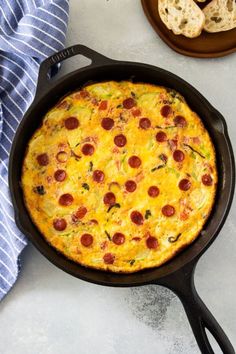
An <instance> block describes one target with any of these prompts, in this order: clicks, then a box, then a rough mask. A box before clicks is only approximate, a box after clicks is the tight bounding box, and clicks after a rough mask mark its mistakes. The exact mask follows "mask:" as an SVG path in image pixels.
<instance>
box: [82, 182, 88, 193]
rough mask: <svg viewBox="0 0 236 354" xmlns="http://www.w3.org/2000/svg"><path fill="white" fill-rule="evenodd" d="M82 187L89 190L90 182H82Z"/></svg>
mask: <svg viewBox="0 0 236 354" xmlns="http://www.w3.org/2000/svg"><path fill="white" fill-rule="evenodd" d="M82 187H83V188H84V189H86V190H87V191H89V185H88V183H82Z"/></svg>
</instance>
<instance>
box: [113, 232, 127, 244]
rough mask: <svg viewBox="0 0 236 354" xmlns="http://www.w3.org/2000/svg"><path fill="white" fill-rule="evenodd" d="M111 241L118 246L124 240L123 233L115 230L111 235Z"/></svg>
mask: <svg viewBox="0 0 236 354" xmlns="http://www.w3.org/2000/svg"><path fill="white" fill-rule="evenodd" d="M112 242H114V243H115V244H116V245H118V246H119V245H122V244H123V243H124V242H125V235H123V234H122V233H121V232H116V233H115V234H114V235H113V237H112Z"/></svg>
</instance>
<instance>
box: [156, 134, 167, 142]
mask: <svg viewBox="0 0 236 354" xmlns="http://www.w3.org/2000/svg"><path fill="white" fill-rule="evenodd" d="M166 140H167V135H166V133H164V132H158V133H157V134H156V141H158V142H159V143H163V142H164V141H166Z"/></svg>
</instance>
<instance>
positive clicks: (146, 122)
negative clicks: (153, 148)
mask: <svg viewBox="0 0 236 354" xmlns="http://www.w3.org/2000/svg"><path fill="white" fill-rule="evenodd" d="M150 126H151V121H150V119H148V118H141V119H140V121H139V127H140V128H142V129H145V130H146V129H148V128H150Z"/></svg>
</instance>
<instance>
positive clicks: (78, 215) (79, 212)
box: [73, 206, 88, 219]
mask: <svg viewBox="0 0 236 354" xmlns="http://www.w3.org/2000/svg"><path fill="white" fill-rule="evenodd" d="M87 212H88V210H87V208H86V207H84V206H81V207H79V208H78V210H77V211H76V212H75V213H74V214H73V216H74V217H75V218H76V219H83V217H84V216H85V215H86V214H87Z"/></svg>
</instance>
